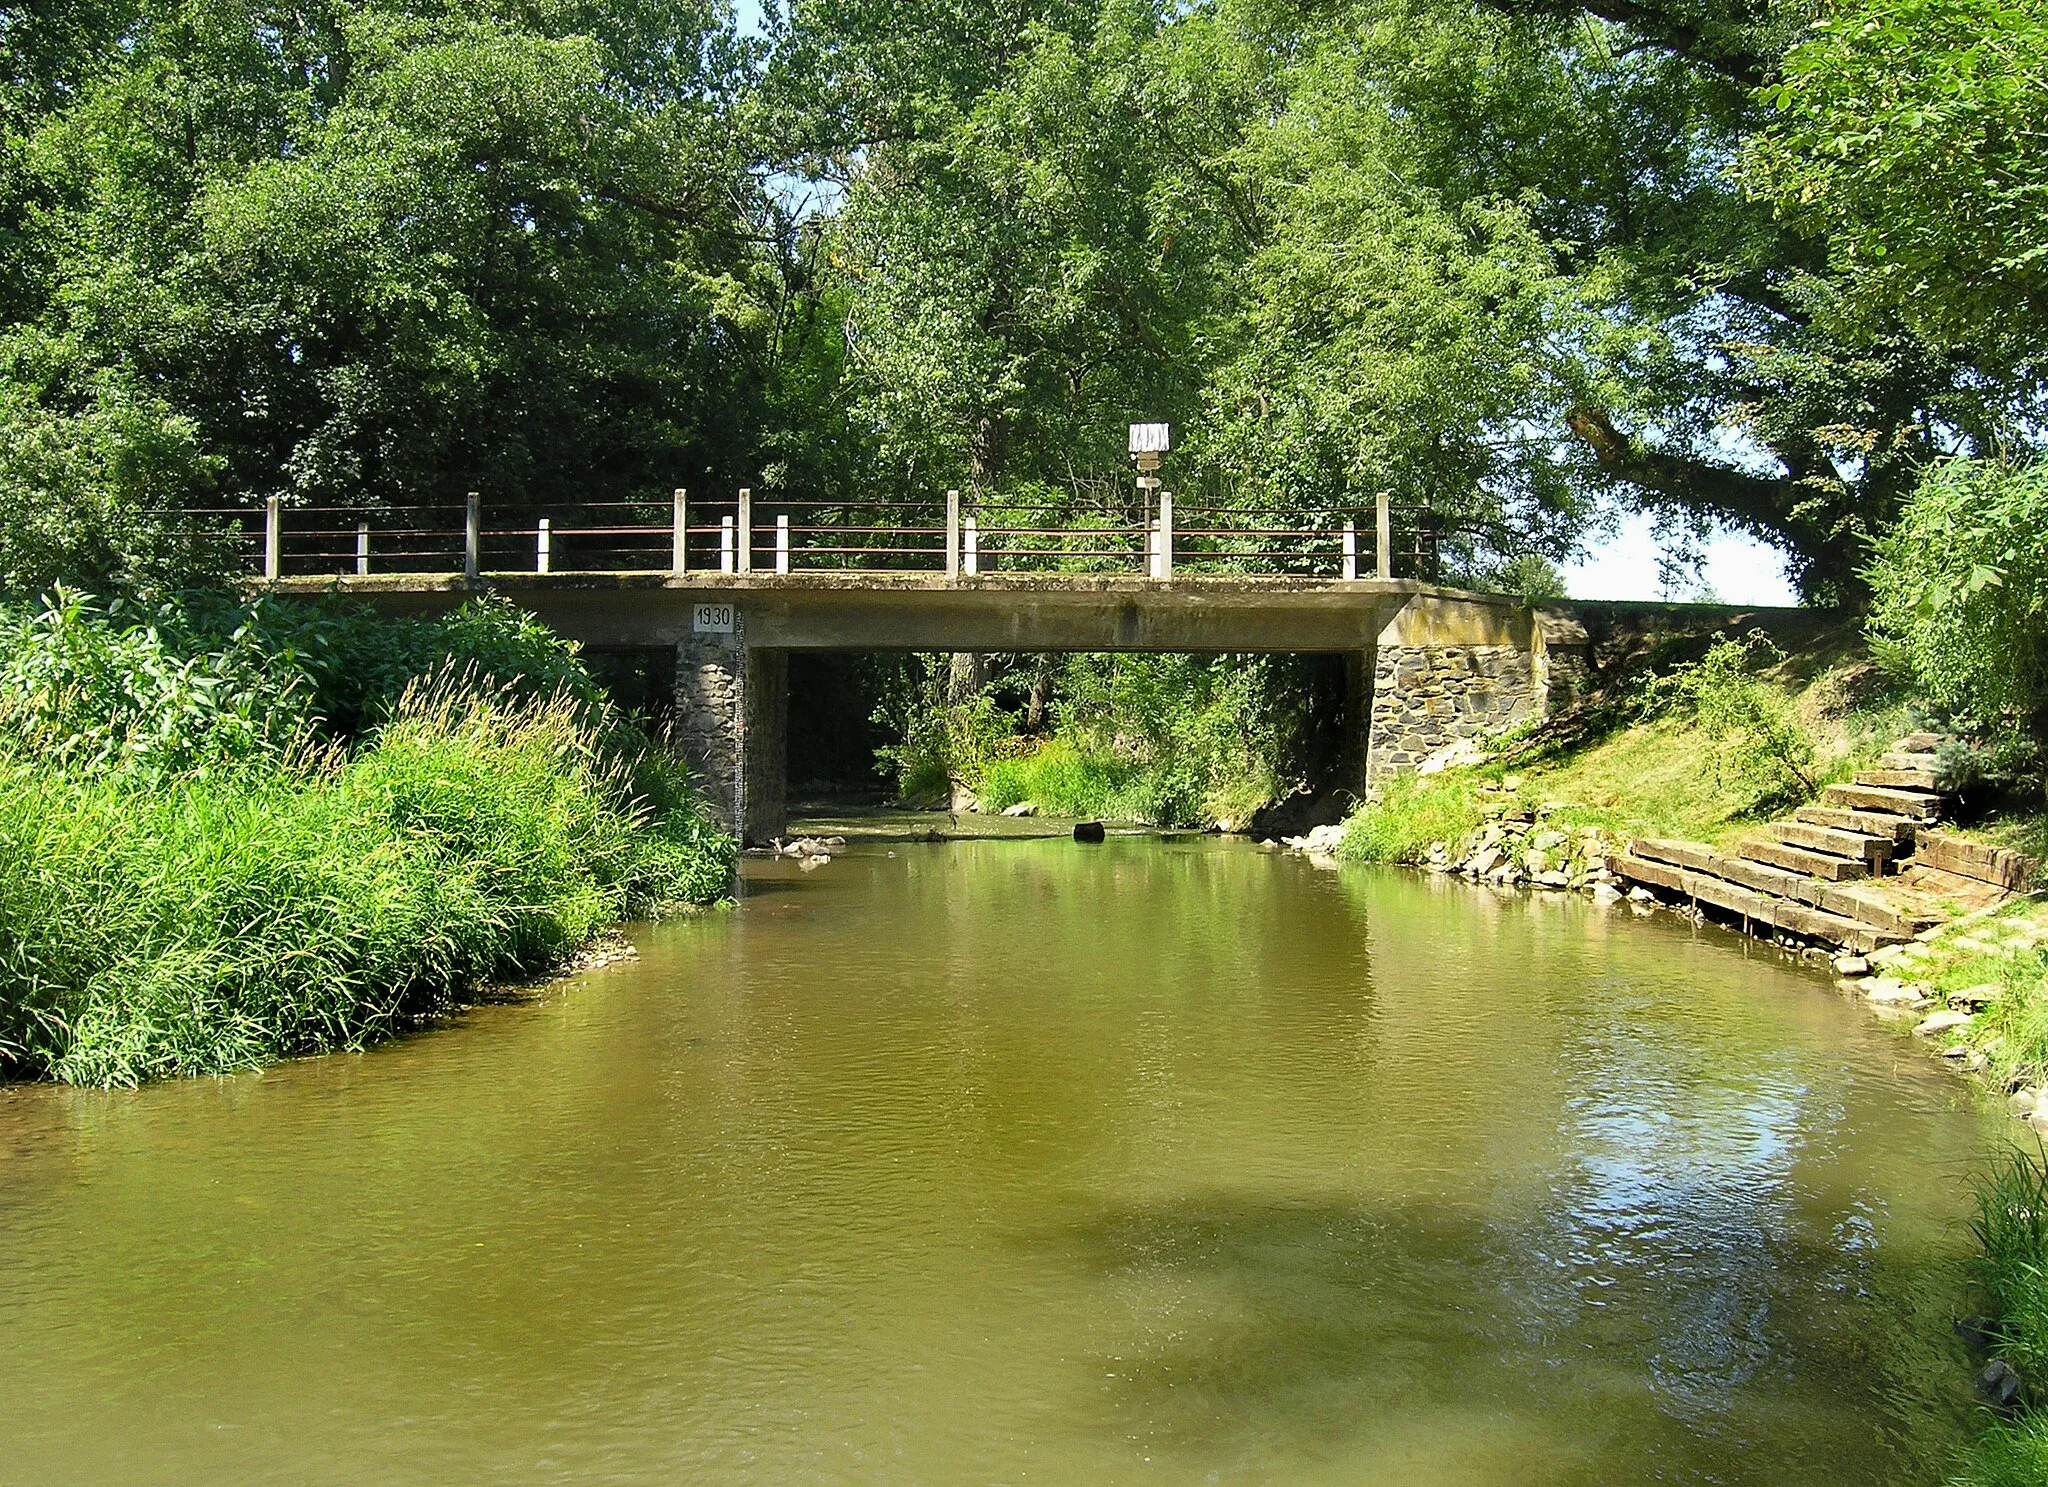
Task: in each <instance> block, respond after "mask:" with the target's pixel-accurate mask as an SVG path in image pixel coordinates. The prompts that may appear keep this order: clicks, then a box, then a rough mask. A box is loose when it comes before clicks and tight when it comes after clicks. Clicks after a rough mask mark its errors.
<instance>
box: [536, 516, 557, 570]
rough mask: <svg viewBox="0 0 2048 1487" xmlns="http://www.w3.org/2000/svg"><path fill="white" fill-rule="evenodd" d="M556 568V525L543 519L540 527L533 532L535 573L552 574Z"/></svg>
mask: <svg viewBox="0 0 2048 1487" xmlns="http://www.w3.org/2000/svg"><path fill="white" fill-rule="evenodd" d="M554 566H555V529H554V523H553V522H550V521H549V520H548V519H547V518H546V517H542V518H541V519H540V525H539V526H537V527H535V528H534V531H533V571H534V572H536V573H547V572H551V571H552V570H553V569H554Z"/></svg>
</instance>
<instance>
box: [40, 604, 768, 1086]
mask: <svg viewBox="0 0 2048 1487" xmlns="http://www.w3.org/2000/svg"><path fill="white" fill-rule="evenodd" d="M41 619H42V620H47V619H48V616H47V615H46V616H43V617H41ZM39 624H40V627H38V625H39ZM465 627H467V629H468V630H470V631H474V632H478V633H480V634H481V635H482V636H483V637H484V638H485V639H486V640H487V641H489V643H488V644H482V643H480V644H466V643H464V642H463V641H462V634H463V632H464V629H465ZM240 633H241V637H242V638H241V640H240V641H238V642H237V644H238V645H241V646H242V647H243V651H242V652H241V653H238V654H236V655H233V656H229V655H228V654H227V653H226V652H222V651H206V650H204V649H200V648H195V647H192V646H189V645H187V646H177V645H173V644H171V643H169V642H167V641H166V640H165V639H164V637H163V635H162V634H161V633H150V634H144V633H138V632H137V631H136V630H135V629H134V628H133V627H124V626H121V625H119V624H117V623H114V622H112V621H110V620H109V619H108V618H107V617H105V616H102V615H98V614H96V613H91V612H87V613H83V614H79V615H73V616H72V617H71V618H69V619H62V618H60V619H58V620H57V621H56V622H54V623H40V622H29V623H25V624H24V625H23V626H22V627H20V628H18V629H17V632H16V637H15V638H16V639H17V641H19V642H20V647H19V648H18V649H16V650H15V651H14V652H13V653H12V654H11V655H10V657H9V659H8V661H7V663H6V669H5V671H4V673H0V1072H5V1073H6V1074H9V1075H13V1076H17V1077H20V1076H31V1077H48V1078H55V1079H60V1080H65V1081H68V1082H72V1083H78V1084H94V1085H114V1084H133V1083H135V1082H137V1081H139V1080H142V1079H147V1078H154V1077H160V1076H165V1075H176V1074H194V1073H205V1072H214V1071H219V1070H225V1069H233V1068H241V1067H247V1066H250V1065H253V1064H257V1063H261V1062H263V1061H266V1060H270V1059H275V1058H280V1057H284V1056H288V1055H292V1054H298V1053H308V1052H314V1051H318V1050H323V1049H333V1048H353V1047H360V1046H362V1045H364V1044H366V1043H368V1042H371V1041H374V1040H375V1039H377V1038H380V1037H384V1036H387V1035H389V1034H390V1033H392V1032H394V1031H397V1030H399V1029H401V1028H404V1027H406V1026H409V1025H413V1024H416V1023H418V1022H419V1021H421V1020H422V1019H424V1018H427V1017H430V1016H432V1015H433V1014H435V1013H436V1012H438V1011H440V1010H441V1009H443V1008H445V1007H446V1006H448V1005H449V1003H450V1002H451V1001H453V1000H454V999H457V998H459V997H461V996H463V995H464V994H466V993H468V992H470V991H471V990H473V989H474V988H477V987H479V986H480V985H483V984H485V983H488V982H491V981H493V980H497V979H500V978H506V977H513V976H521V975H528V974H532V973H535V972H540V971H545V970H547V969H549V968H550V967H553V966H555V965H558V964H560V963H561V962H562V961H563V960H564V959H565V958H566V957H568V956H569V955H570V954H572V953H573V952H574V951H575V950H577V949H578V948H579V947H581V946H582V945H584V944H586V943H587V942H589V941H590V940H591V939H592V938H593V937H594V936H596V935H597V934H598V933H599V932H600V931H602V930H603V929H604V928H605V927H606V926H608V925H609V924H611V923H613V922H615V921H616V920H618V919H620V918H621V917H624V916H627V915H634V914H644V913H650V912H655V911H658V910H660V909H662V908H664V907H667V906H670V905H675V904H680V903H686V902H705V901H709V900H712V899H715V898H718V897H720V896H721V895H723V894H724V893H725V892H726V891H727V886H728V883H729V881H730V875H731V871H732V866H733V861H734V846H733V843H732V842H731V840H730V839H729V838H728V837H726V836H724V835H723V834H722V833H720V832H718V831H717V830H715V829H713V828H712V827H711V826H710V825H708V824H707V823H706V821H705V820H704V818H703V816H702V814H701V812H700V811H699V809H698V808H697V805H696V803H695V801H694V799H693V797H692V796H691V794H690V792H689V791H688V789H687V786H686V784H685V782H684V781H683V780H682V778H681V776H680V773H679V771H678V769H677V767H676V766H675V765H674V764H673V763H672V762H670V761H668V760H667V759H666V758H665V757H664V756H663V755H662V754H661V753H660V752H659V751H658V750H654V749H652V748H650V747H648V746H647V744H646V741H645V740H644V739H642V738H640V737H639V736H638V735H637V734H635V733H634V732H633V730H632V729H630V728H629V727H627V726H625V725H623V723H622V721H621V720H620V719H618V718H617V717H616V716H615V715H613V714H612V713H611V712H610V711H609V709H608V706H607V705H606V704H605V702H604V699H603V697H602V694H601V693H600V692H599V691H598V690H597V689H596V688H595V687H594V686H593V685H592V684H590V683H589V679H588V676H587V674H580V667H576V666H575V663H574V657H573V655H572V654H570V653H568V652H567V650H566V648H564V647H562V646H561V645H560V643H559V642H556V641H554V640H552V638H549V637H545V636H539V635H535V634H533V633H532V632H531V631H530V630H529V629H528V626H527V622H525V621H524V620H523V619H521V618H520V617H517V616H511V615H499V614H492V613H483V614H471V615H469V616H466V617H464V618H463V619H462V620H461V621H460V622H458V623H454V624H451V626H450V627H449V628H448V630H447V631H446V632H445V633H443V634H442V635H441V636H440V639H441V640H442V641H445V642H446V643H445V644H436V643H433V642H434V636H433V635H432V634H423V633H422V632H420V631H419V630H417V629H413V630H407V631H402V632H399V633H396V634H392V635H389V636H382V632H379V631H377V630H376V629H375V628H374V627H373V628H370V629H367V630H363V629H358V630H354V631H352V632H351V637H352V638H351V642H350V643H351V644H352V645H354V646H356V647H357V648H358V649H359V650H362V649H366V648H367V649H374V648H375V647H376V645H377V643H378V641H379V639H380V636H382V638H386V639H389V640H390V641H392V642H394V643H395V644H397V645H402V646H404V647H407V648H408V651H407V654H411V655H412V656H413V659H414V661H415V662H416V663H417V664H418V665H420V666H437V665H438V666H439V667H440V668H441V670H440V672H439V673H438V679H435V678H434V677H433V676H430V677H429V678H428V679H425V680H421V679H415V680H414V681H412V682H411V683H410V684H406V685H403V686H402V687H401V690H400V691H399V693H398V695H397V696H396V698H394V699H391V700H389V701H385V700H382V699H378V698H374V697H370V696H367V695H365V694H363V693H362V691H361V687H362V672H361V671H360V670H354V671H351V672H350V673H349V675H350V681H351V685H352V686H353V687H355V688H356V689H357V690H356V693H355V695H353V696H352V697H351V699H350V704H351V706H354V707H356V708H358V709H359V712H360V715H361V716H362V717H364V718H365V719H366V720H367V719H370V718H374V719H375V720H376V721H374V722H367V721H366V722H365V724H364V726H362V727H361V728H359V729H355V730H338V729H336V728H335V727H333V726H332V724H331V723H330V722H329V721H328V720H329V718H330V717H331V713H330V712H329V711H328V710H326V709H325V708H323V706H322V702H323V698H324V694H323V692H322V689H320V688H319V687H318V686H317V685H313V684H312V683H310V682H309V681H308V680H307V678H308V676H309V673H308V671H307V670H306V669H305V667H304V665H303V663H302V662H301V661H300V660H299V659H298V653H297V652H296V651H289V650H284V651H280V650H277V649H272V648H269V647H266V646H264V645H262V644H260V643H253V642H251V641H250V638H249V636H248V634H247V627H246V626H244V627H242V630H241V631H240ZM508 637H509V638H510V640H509V643H507V642H508ZM536 646H537V647H539V648H540V652H541V653H540V654H537V655H530V656H527V659H528V660H530V661H532V662H533V666H532V671H531V674H532V675H534V676H537V677H539V678H542V679H543V682H544V685H546V686H547V688H548V690H545V691H538V690H535V689H534V688H531V687H529V688H526V689H525V690H523V691H522V689H521V688H520V687H518V686H517V685H515V684H514V683H512V682H509V681H500V680H499V679H497V677H496V676H494V675H492V674H490V673H488V672H485V671H482V670H480V669H479V663H480V658H489V657H490V656H492V655H493V654H494V653H497V660H498V661H499V662H500V663H502V664H503V665H504V666H505V667H506V668H508V669H511V668H516V667H517V666H518V665H519V664H520V659H521V655H522V654H523V653H525V652H528V651H530V650H532V649H533V648H534V647H536ZM565 667H568V668H570V669H568V670H565V669H564V668H565ZM408 669H413V668H412V667H396V668H395V669H394V670H393V672H392V676H393V678H394V679H396V678H398V677H401V676H402V674H403V673H404V671H406V670H408ZM167 678H168V679H169V680H168V681H167V680H166V679H167ZM181 699H182V700H181Z"/></svg>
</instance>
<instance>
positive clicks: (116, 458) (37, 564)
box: [0, 337, 226, 598]
mask: <svg viewBox="0 0 2048 1487" xmlns="http://www.w3.org/2000/svg"><path fill="white" fill-rule="evenodd" d="M6 350H7V347H6V343H5V338H4V337H0V597H8V596H12V597H15V598H31V597H33V596H35V595H37V594H40V593H42V592H44V591H45V590H47V589H49V588H51V587H52V586H54V585H57V584H63V583H68V584H74V585H83V586H85V587H88V588H92V589H96V590H99V591H101V592H117V593H130V594H137V595H141V596H144V597H146V598H156V597H161V596H163V595H165V594H167V593H169V592H172V591H174V590H177V589H181V588H191V587H195V586H197V585H200V584H203V583H206V582H208V581H210V580H216V579H218V577H219V576H220V575H221V574H222V573H223V572H224V571H225V568H226V563H225V558H224V553H223V552H222V551H221V550H220V549H219V548H218V547H216V546H215V545H214V544H212V543H210V542H209V541H208V540H207V537H206V534H205V533H204V532H203V531H201V530H199V528H198V527H197V526H196V524H194V523H192V522H190V521H187V520H185V519H182V518H178V517H175V516H168V515H166V514H165V513H166V512H169V511H172V510H174V509H175V508H176V507H177V505H178V504H179V503H180V502H187V503H189V502H191V501H193V500H194V499H196V498H198V497H200V496H201V495H202V494H203V493H204V492H205V491H207V490H208V489H209V487H210V486H211V484H212V481H213V478H214V475H215V473H216V472H217V470H218V468H219V465H220V460H219V458H218V457H217V456H214V455H210V454H208V453H207V452H206V451H205V450H204V449H203V448H202V446H201V443H200V434H199V428H198V424H197V422H196V421H195V420H194V419H192V418H191V417H189V416H187V415H185V414H181V413H178V412H176V411H174V410H173V409H172V407H171V406H170V404H169V403H167V402H166V401H165V400H164V399H163V398H162V397H161V396H158V395H156V394H154V393H151V392H148V391H146V390H144V389H143V388H142V387H141V386H140V385H139V383H138V379H137V378H136V377H135V376H134V374H133V373H132V372H130V371H127V370H126V369H122V368H113V369H109V370H106V371H103V372H99V373H97V374H94V375H92V376H91V377H90V379H89V380H90V385H89V386H88V387H87V388H86V389H85V390H84V391H83V393H82V394H81V395H80V396H78V397H75V398H64V399H52V398H49V397H47V396H45V395H43V394H42V393H41V392H39V390H38V389H37V387H36V385H35V384H36V381H37V378H36V376H35V369H34V368H33V367H32V366H31V365H27V364H25V363H26V362H27V361H28V360H29V359H28V358H26V357H21V356H17V357H16V358H15V359H14V361H13V363H12V364H11V365H10V364H9V363H8V360H7V357H6Z"/></svg>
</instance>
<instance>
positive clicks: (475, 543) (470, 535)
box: [462, 491, 484, 583]
mask: <svg viewBox="0 0 2048 1487" xmlns="http://www.w3.org/2000/svg"><path fill="white" fill-rule="evenodd" d="M483 545H484V498H483V497H482V496H480V495H478V494H477V493H476V492H475V491H471V492H470V493H469V499H468V501H467V502H466V503H465V504H464V508H463V513H462V576H463V577H464V578H466V579H468V580H469V581H470V582H471V583H475V582H476V580H477V575H478V574H479V573H480V572H481V571H482V569H483Z"/></svg>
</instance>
